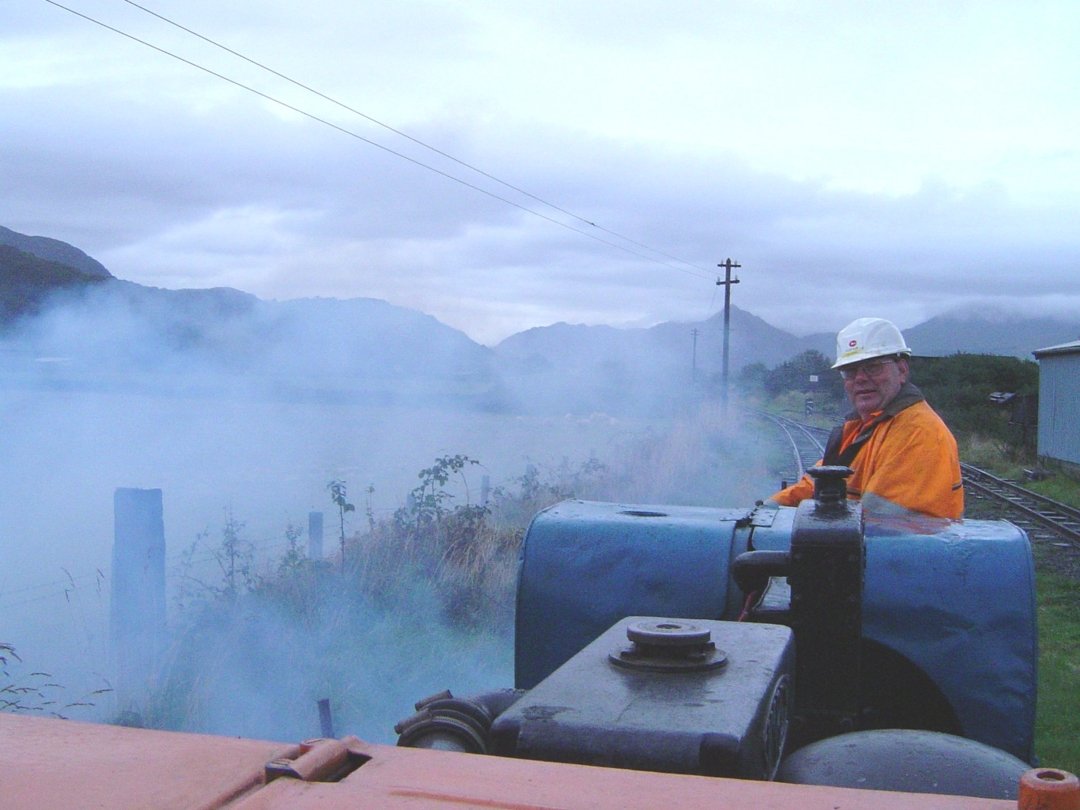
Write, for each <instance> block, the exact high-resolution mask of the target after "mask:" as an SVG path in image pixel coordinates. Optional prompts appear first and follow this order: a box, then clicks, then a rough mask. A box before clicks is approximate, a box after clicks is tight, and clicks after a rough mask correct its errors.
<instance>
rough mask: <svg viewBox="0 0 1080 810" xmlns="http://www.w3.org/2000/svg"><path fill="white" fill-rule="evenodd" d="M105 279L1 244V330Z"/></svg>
mask: <svg viewBox="0 0 1080 810" xmlns="http://www.w3.org/2000/svg"><path fill="white" fill-rule="evenodd" d="M104 280H105V279H104V278H102V277H100V276H96V275H90V274H88V273H84V272H82V271H81V270H79V269H76V268H74V267H71V266H69V265H66V264H63V263H62V262H58V261H52V260H49V259H43V258H40V257H38V256H35V255H34V254H31V253H27V252H25V251H22V250H20V249H18V248H16V247H13V246H11V245H7V244H0V327H2V326H3V325H4V324H7V323H10V322H12V321H14V320H16V319H17V318H20V317H22V316H24V315H34V314H36V313H38V312H40V311H41V309H42V308H43V307H44V306H45V303H46V301H48V300H49V299H51V298H53V297H55V296H57V295H63V294H65V293H68V294H70V293H77V292H78V291H79V290H82V289H84V288H85V287H87V286H90V285H93V284H98V283H101V282H102V281H104Z"/></svg>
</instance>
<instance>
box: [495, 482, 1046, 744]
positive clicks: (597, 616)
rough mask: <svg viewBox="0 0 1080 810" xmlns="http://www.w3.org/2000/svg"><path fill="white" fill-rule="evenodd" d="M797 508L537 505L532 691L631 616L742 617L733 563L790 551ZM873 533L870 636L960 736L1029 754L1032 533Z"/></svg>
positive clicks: (528, 611)
mask: <svg viewBox="0 0 1080 810" xmlns="http://www.w3.org/2000/svg"><path fill="white" fill-rule="evenodd" d="M794 513H795V510H794V509H788V508H780V509H778V510H757V511H753V512H752V511H751V510H731V509H708V508H692V507H668V506H631V505H627V504H609V503H591V502H582V501H568V502H564V503H562V504H558V505H556V506H555V507H552V508H550V509H548V510H545V511H544V512H541V513H540V514H539V515H537V517H536V518H535V520H534V521H533V524H532V526H531V527H530V529H529V532H528V534H527V536H526V540H525V546H524V551H523V562H522V569H521V576H520V582H519V588H518V606H517V607H518V612H517V643H516V650H515V655H516V682H517V686H518V687H519V688H531V687H532V686H534V685H536V684H537V683H538V682H539V681H540V680H542V679H543V678H545V677H546V676H547V675H548V674H550V673H551V672H552V671H554V670H555V669H556V668H557V667H558V666H560V665H561V664H562V663H563V662H565V661H567V660H568V659H569V658H570V657H571V656H573V655H574V654H575V653H577V652H578V651H579V650H581V649H582V648H584V647H585V646H586V645H587V644H589V643H590V642H591V641H592V640H593V639H594V638H596V637H597V636H599V635H600V634H601V633H603V632H604V631H605V630H606V629H607V628H608V627H610V626H611V625H612V624H613V623H614V622H616V621H618V620H619V619H622V618H624V617H625V616H633V615H639V616H640V615H653V616H672V617H684V618H704V619H731V618H735V616H737V614H738V608H739V605H740V602H741V599H742V595H741V593H740V592H739V590H738V588H737V587H736V586H735V584H734V583H733V582H729V572H730V565H731V561H732V560H733V559H734V557H735V556H737V555H738V554H739V553H741V552H743V551H746V550H747V549H748V548H749V547H750V546H751V545H752V547H753V548H755V549H769V548H771V549H780V550H783V549H787V548H788V547H789V545H790V541H791V529H792V521H793V518H794ZM865 535H866V579H865V589H864V597H863V637H864V638H866V639H869V640H871V641H874V642H877V643H879V644H881V645H883V646H884V647H886V648H888V649H890V650H893V651H895V652H896V653H898V654H899V655H901V656H903V657H904V658H905V659H907V660H908V661H909V662H911V663H912V664H913V665H914V666H915V667H917V668H918V669H920V670H921V671H922V672H923V673H925V674H926V675H927V676H928V677H929V679H930V680H931V681H932V682H933V683H934V684H935V685H936V687H937V689H938V690H940V692H941V693H942V695H943V696H944V698H945V699H946V700H947V701H948V703H949V704H950V706H951V707H952V709H953V711H954V713H955V714H956V718H957V720H958V721H959V723H960V726H961V729H962V733H963V735H964V736H966V737H969V738H971V739H974V740H977V741H979V742H982V743H985V744H987V745H992V746H994V747H996V748H1001V749H1003V750H1005V751H1008V752H1009V753H1010V754H1013V755H1014V756H1017V757H1019V758H1021V759H1024V760H1027V761H1031V759H1032V753H1033V736H1034V717H1035V695H1036V661H1037V635H1036V624H1035V584H1034V583H1035V579H1034V566H1033V562H1032V558H1031V549H1030V546H1029V543H1028V539H1027V536H1026V535H1025V534H1024V532H1022V531H1021V530H1020V529H1018V528H1016V527H1015V526H1013V525H1012V524H1010V523H1007V522H1005V521H963V522H957V523H952V522H949V521H939V520H933V519H927V520H926V521H910V520H909V521H904V522H868V523H867V525H866V532H865ZM751 538H752V539H751ZM898 686H899V687H901V688H902V684H901V685H898ZM796 688H797V687H796Z"/></svg>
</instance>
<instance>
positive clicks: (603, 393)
mask: <svg viewBox="0 0 1080 810" xmlns="http://www.w3.org/2000/svg"><path fill="white" fill-rule="evenodd" d="M57 301H64V302H66V304H67V305H66V307H65V309H64V310H63V312H64V317H63V318H53V319H50V318H49V317H48V310H49V307H50V306H51V305H52V304H53V303H55V302H57ZM16 324H21V327H20V334H21V335H22V342H20V343H18V344H17V345H15V344H12V345H11V346H8V347H7V348H6V349H4V354H3V355H2V356H0V360H4V359H5V358H6V362H7V363H8V365H9V366H11V363H15V364H16V365H18V362H23V366H22V368H23V372H25V373H27V374H29V373H30V372H29V371H28V369H30V368H31V366H29V365H27V363H28V362H29V361H26V359H25V358H27V357H32V356H49V357H52V358H67V359H68V360H69V361H70V363H69V365H68V366H67V367H66V368H68V369H69V371H68V372H67V374H68V379H69V380H71V379H74V378H75V377H78V375H79V374H80V373H84V372H85V373H86V374H91V375H92V374H100V373H104V372H108V373H110V374H113V375H114V378H117V379H122V380H123V381H124V383H125V384H129V385H130V384H134V383H133V382H132V381H133V380H135V379H136V376H137V375H135V372H138V375H141V376H138V379H141V380H142V381H143V382H144V384H145V385H146V386H147V387H148V389H154V390H156V387H160V386H169V385H171V386H173V387H174V388H176V387H178V386H179V387H183V386H188V387H189V388H190V387H192V386H193V385H194V383H193V382H192V381H193V380H195V379H197V378H198V377H199V375H205V374H208V373H211V372H212V373H214V374H219V375H220V374H221V372H226V373H227V375H228V376H227V377H226V378H222V377H220V376H219V377H217V378H215V379H214V380H213V381H212V382H208V383H206V386H207V387H208V388H220V387H222V386H223V385H224V384H225V380H228V381H229V384H232V383H234V382H235V383H236V384H240V383H241V382H244V381H247V382H251V381H257V382H258V384H259V385H260V386H262V387H263V388H264V389H265V390H270V391H273V392H277V393H276V394H275V395H282V396H336V395H339V394H340V395H342V396H346V395H349V396H353V395H356V394H358V393H359V394H362V395H364V396H367V397H369V398H375V399H377V400H379V401H386V402H392V401H399V400H401V399H402V398H411V399H413V400H415V399H416V398H424V397H436V398H441V399H440V400H439V401H441V402H444V403H449V402H459V401H465V402H471V403H473V404H476V405H480V406H482V407H488V408H509V409H513V410H515V411H537V410H539V411H543V412H569V411H573V412H579V413H580V412H592V411H606V412H616V411H619V410H626V411H633V412H636V413H641V412H645V413H651V412H656V413H670V412H671V411H672V408H673V407H678V406H679V404H680V403H682V402H684V401H689V400H690V399H692V398H693V396H694V395H695V394H694V391H695V387H696V386H694V385H692V384H691V383H692V382H694V381H697V383H699V384H705V383H709V382H715V380H716V379H717V378H718V376H719V374H720V371H721V368H722V355H723V340H724V336H723V332H724V329H723V316H722V314H720V313H718V314H716V315H714V316H712V317H711V318H708V319H707V320H704V321H699V322H685V323H678V322H669V323H662V324H658V325H656V326H653V327H651V328H636V329H630V328H615V327H611V326H584V325H572V324H566V323H557V324H553V325H551V326H546V327H538V328H535V329H528V330H526V331H524V332H520V333H518V334H515V335H511V336H510V337H508V338H506V339H505V340H504V341H502V342H501V343H500V344H499V345H498V346H496V347H495V348H494V349H489V348H487V347H484V346H481V345H479V344H477V343H475V342H474V341H472V340H470V339H469V338H468V336H466V335H465V334H464V333H462V332H460V331H458V330H456V329H453V328H451V327H449V326H447V325H445V324H443V323H441V322H439V321H438V320H436V319H435V318H433V317H431V316H429V315H425V314H423V313H420V312H417V311H415V310H410V309H406V308H403V307H397V306H393V305H391V304H389V303H387V302H385V301H380V300H375V299H366V298H358V299H351V300H345V301H342V300H337V299H302V300H296V301H284V302H275V301H261V300H259V299H258V298H256V297H255V296H253V295H250V294H248V293H244V292H241V291H239V290H233V289H210V290H163V289H158V288H153V287H144V286H142V285H139V284H135V283H132V282H129V281H122V280H119V279H116V278H114V277H113V276H112V274H110V273H109V272H108V270H106V269H105V268H104V267H103V266H102V265H101V264H100V263H99V262H97V261H95V260H94V259H92V258H90V257H89V256H87V255H86V254H85V253H83V252H82V251H81V250H79V249H77V248H75V247H73V246H71V245H67V244H65V243H63V242H60V241H58V240H55V239H48V238H46V237H31V236H25V235H23V234H19V233H16V232H14V231H11V230H9V229H7V228H0V335H2V334H3V331H2V330H3V329H4V327H5V326H6V328H7V331H8V333H9V334H13V332H12V330H13V329H14V328H15V325H16ZM905 335H906V337H907V339H908V343H909V344H910V345H911V346H912V348H913V350H914V351H915V353H916V354H917V355H930V356H934V355H949V354H955V353H957V352H969V353H989V354H1007V355H1014V356H1017V357H1022V358H1025V359H1031V352H1032V351H1034V350H1035V349H1038V348H1042V347H1045V346H1050V345H1054V344H1058V343H1064V342H1068V341H1070V340H1075V339H1076V338H1077V337H1080V319H1076V320H1071V321H1070V320H1066V319H1055V318H1046V317H1023V316H1020V315H1016V314H1009V315H1007V314H1002V313H994V312H988V311H985V310H982V309H980V310H966V311H956V312H953V313H948V314H945V315H941V316H938V317H935V318H931V319H930V320H929V321H926V322H925V323H922V324H919V325H918V326H915V327H912V328H910V329H907V330H905ZM834 341H835V336H834V335H833V334H832V333H828V334H824V333H823V334H816V335H809V336H806V337H802V338H798V337H796V336H794V335H792V334H790V333H788V332H785V331H784V330H782V329H777V328H776V327H773V326H771V325H769V324H768V323H766V322H765V321H763V320H762V319H761V318H758V317H757V316H755V315H752V314H750V313H749V312H746V311H744V310H741V309H739V308H738V307H732V310H731V324H730V368H729V371H730V374H731V376H732V377H734V376H735V375H737V374H738V372H739V370H740V369H742V368H743V367H744V366H747V365H749V364H753V363H761V364H764V365H765V366H766V367H770V368H771V367H774V366H776V365H778V364H780V363H782V362H784V361H786V360H789V359H791V358H792V357H794V356H795V355H797V354H799V353H801V352H804V351H807V350H810V349H813V350H816V351H819V352H821V353H822V354H824V355H825V356H827V357H832V355H833V353H834V351H835V343H834ZM9 342H10V341H9ZM0 348H2V347H0ZM19 357H22V358H23V360H22V361H15V360H12V358H19ZM0 370H2V369H0ZM118 374H119V375H120V376H119V377H117V376H116V375H118Z"/></svg>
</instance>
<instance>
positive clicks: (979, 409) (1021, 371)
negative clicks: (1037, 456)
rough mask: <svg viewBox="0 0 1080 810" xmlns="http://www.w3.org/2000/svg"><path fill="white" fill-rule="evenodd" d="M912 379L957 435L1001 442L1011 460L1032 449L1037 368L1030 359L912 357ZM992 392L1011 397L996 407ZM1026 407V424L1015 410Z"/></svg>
mask: <svg viewBox="0 0 1080 810" xmlns="http://www.w3.org/2000/svg"><path fill="white" fill-rule="evenodd" d="M911 371H912V381H913V382H914V383H915V384H916V385H917V386H919V388H920V389H922V391H923V393H924V394H926V398H927V400H929V402H930V404H931V405H933V407H934V409H935V410H936V411H937V412H938V413H939V414H941V417H942V418H943V419H944V420H945V421H946V423H947V424H948V425H949V427H950V428H951V429H952V431H953V433H954V434H956V435H958V436H959V435H961V434H967V435H978V436H981V437H984V438H986V439H990V440H993V441H997V442H1000V443H1002V446H1003V447H1004V448H1005V449H1006V451H1007V452H1008V453H1009V454H1011V455H1013V456H1014V457H1017V456H1021V455H1025V454H1030V453H1031V451H1033V450H1034V445H1033V443H1034V441H1035V431H1034V429H1033V427H1034V420H1033V417H1034V413H1035V411H1034V408H1035V397H1036V396H1037V395H1038V390H1039V367H1038V365H1037V364H1036V363H1034V362H1032V361H1029V360H1021V359H1020V358H1017V357H1002V356H998V355H989V354H954V355H950V356H949V357H913V358H912V359H911ZM995 392H1002V393H1011V394H1015V395H1016V396H1015V397H1013V398H1012V399H1011V400H1010V401H1009V402H1008V403H1006V404H1003V405H999V404H996V403H994V402H993V401H991V399H990V395H991V394H993V393H995ZM1021 407H1026V408H1028V409H1029V415H1030V416H1031V417H1032V421H1030V422H1029V423H1028V424H1027V427H1026V429H1025V426H1024V425H1023V424H1021V423H1022V421H1023V416H1024V414H1022V413H1021V412H1020V411H1019V410H1018V408H1021Z"/></svg>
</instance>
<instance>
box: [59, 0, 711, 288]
mask: <svg viewBox="0 0 1080 810" xmlns="http://www.w3.org/2000/svg"><path fill="white" fill-rule="evenodd" d="M45 2H46V3H48V4H49V5H52V6H55V7H57V8H59V9H62V10H63V11H66V12H68V13H69V14H73V15H75V16H76V17H79V18H81V19H84V20H86V21H87V22H90V23H93V24H94V25H97V26H100V27H101V28H104V29H106V30H107V31H111V32H112V33H114V34H118V35H119V36H122V37H125V38H126V39H130V40H131V41H133V42H137V43H139V44H140V45H144V46H146V47H147V48H151V49H152V50H155V51H157V52H158V53H160V54H163V55H165V56H169V57H171V58H173V59H176V60H177V61H179V62H183V63H184V64H186V65H188V66H189V67H193V68H195V69H197V70H201V71H203V72H204V73H207V74H209V75H211V76H213V77H214V78H217V79H220V80H222V81H224V82H228V83H229V84H232V85H233V86H235V87H238V88H240V89H241V90H245V91H247V92H249V93H252V94H254V95H256V96H258V97H260V98H262V99H265V100H266V101H270V102H272V103H274V104H277V105H279V106H281V107H284V108H285V109H287V110H291V111H292V112H295V113H297V114H298V115H302V116H304V117H305V118H308V119H310V120H312V121H315V122H317V123H320V124H323V125H324V126H327V127H330V128H332V129H335V130H337V131H338V132H341V133H343V134H345V135H348V136H350V137H352V138H355V139H356V140H359V141H362V142H363V143H366V144H368V145H369V146H374V147H375V148H377V149H381V150H382V151H384V152H386V153H388V154H391V155H393V156H394V157H397V158H400V159H402V160H405V161H408V162H409V163H412V164H413V165H415V166H418V167H420V168H423V169H427V170H428V171H431V172H434V173H435V174H438V175H440V176H441V177H444V178H446V179H448V180H452V181H453V182H455V183H459V184H460V185H463V186H465V187H466V188H470V189H472V190H473V191H476V192H479V193H480V194H484V195H486V196H488V197H490V198H492V199H494V200H497V201H499V202H501V203H503V204H505V205H510V206H513V207H514V208H517V209H518V210H520V211H522V212H524V213H527V214H531V215H532V216H535V217H538V218H540V219H543V220H545V221H547V222H550V223H551V224H553V225H558V226H559V227H561V228H565V229H567V230H569V231H572V232H573V233H576V234H579V235H580V236H585V237H587V238H589V239H592V240H594V241H596V242H599V243H600V244H603V245H606V246H608V247H612V248H615V249H617V250H622V251H624V252H626V253H629V254H631V255H633V256H637V257H638V258H641V259H645V260H646V261H650V262H653V263H655V264H660V265H663V266H665V267H669V268H671V269H673V270H678V271H680V272H683V273H688V274H690V275H693V276H697V277H699V278H707V276H705V275H703V274H701V273H696V272H692V271H691V270H687V269H686V268H684V267H679V266H677V265H674V264H671V263H669V262H667V261H662V260H660V259H657V258H656V257H655V256H650V255H646V254H644V253H641V252H639V251H637V250H633V249H632V248H629V247H626V245H620V244H617V243H615V242H612V241H610V240H608V239H604V238H602V237H599V236H597V235H595V234H592V233H589V232H588V231H585V230H581V229H580V228H576V227H574V226H573V225H571V224H569V223H566V222H563V221H560V220H558V219H555V218H554V217H551V216H548V215H546V214H543V213H541V212H539V211H536V210H534V209H532V208H529V207H527V206H525V205H522V204H520V203H517V202H514V201H513V200H510V199H508V198H506V197H504V196H502V195H499V194H496V193H495V192H493V191H490V190H488V189H485V188H483V187H481V186H478V185H476V184H474V183H470V182H469V181H467V180H464V179H462V178H460V177H457V176H455V175H453V174H450V173H449V172H446V171H443V170H442V169H439V168H437V167H435V166H432V165H430V164H427V163H424V162H423V161H421V160H417V159H416V158H413V157H410V156H408V155H406V154H404V153H402V152H398V151H397V150H395V149H391V148H390V147H388V146H385V145H383V144H380V143H378V142H377V141H373V140H371V139H369V138H366V137H364V136H363V135H360V134H359V133H357V132H354V131H352V130H350V129H347V128H346V127H343V126H341V125H339V124H335V123H333V122H332V121H329V120H327V119H325V118H322V117H320V116H317V115H315V114H314V113H311V112H308V111H306V110H304V109H301V108H300V107H297V106H295V105H293V104H290V103H288V102H286V101H283V100H281V99H279V98H276V97H274V96H271V95H269V94H268V93H264V92H262V91H261V90H257V89H256V88H254V87H252V86H250V85H247V84H244V83H243V82H240V81H238V80H236V79H233V78H231V77H229V76H226V75H225V74H223V73H220V72H218V71H215V70H213V69H211V68H208V67H206V66H204V65H201V64H199V63H197V62H194V61H192V60H190V59H187V58H185V57H183V56H180V55H179V54H177V53H174V52H172V51H169V50H167V49H165V48H162V47H160V46H158V45H154V44H153V43H151V42H148V41H147V40H145V39H141V38H140V37H137V36H135V35H134V34H129V33H128V32H126V31H122V30H121V29H119V28H116V27H114V26H112V25H109V24H108V23H106V22H103V21H101V20H99V19H96V18H94V17H91V16H89V15H88V14H84V13H83V12H81V11H77V10H75V9H73V8H70V7H68V6H65V5H63V4H62V3H59V2H57V0H45ZM125 2H127V3H129V4H130V5H132V6H134V7H136V8H138V9H140V10H142V11H144V12H145V13H147V14H150V15H152V16H154V17H156V18H158V19H160V20H162V21H163V22H166V23H168V24H169V25H173V26H175V27H177V28H179V29H181V30H183V31H186V32H187V33H189V34H191V35H192V36H195V37H198V38H199V39H202V40H203V41H205V42H207V43H209V44H211V45H214V46H215V47H217V48H221V49H222V50H224V51H226V52H228V53H230V54H232V55H234V56H236V57H238V58H240V59H243V60H244V61H246V62H249V63H250V64H252V65H255V66H257V67H259V68H261V69H263V70H266V71H268V72H269V73H271V74H273V75H275V76H277V77H279V78H281V79H284V80H285V81H288V82H290V83H292V84H294V85H295V86H297V87H300V88H302V89H304V90H306V91H307V92H310V93H313V94H315V95H317V96H319V97H320V98H322V99H325V100H326V101H329V102H331V103H333V104H335V105H337V106H339V107H341V108H343V109H345V110H348V111H349V112H352V113H354V114H356V115H359V116H361V117H362V118H364V119H366V120H368V121H371V122H372V123H375V124H377V125H378V126H381V127H384V128H385V129H387V130H389V131H391V132H393V133H395V134H397V135H399V136H401V137H403V138H406V139H408V140H409V141H411V142H413V143H415V144H417V145H419V146H422V147H424V148H425V149H429V150H431V151H433V152H435V153H436V154H439V155H441V156H443V157H445V158H447V159H449V160H451V161H453V162H455V163H457V164H459V165H461V166H463V167H465V168H468V169H470V170H471V171H474V172H477V173H478V174H480V175H482V176H484V177H486V178H488V179H490V180H493V181H494V182H497V183H499V184H501V185H503V186H505V187H506V188H509V189H512V190H513V191H516V192H518V193H520V194H523V195H524V196H526V197H529V198H530V199H533V200H535V201H537V202H539V203H541V204H542V205H545V206H548V207H549V208H552V209H553V210H555V211H558V212H559V213H562V214H564V215H566V216H569V217H572V218H573V219H576V220H578V221H580V222H582V223H584V224H586V225H588V226H590V227H591V228H595V229H597V230H599V231H602V232H604V233H607V234H609V235H611V236H613V237H615V238H617V239H621V240H622V241H624V242H627V243H629V244H632V245H635V246H637V247H640V248H643V249H645V250H648V251H650V252H651V253H654V254H656V255H657V256H664V257H665V258H667V259H671V260H672V261H675V262H679V263H680V264H683V265H686V266H687V267H692V268H694V269H695V270H702V271H703V268H700V267H698V266H697V265H695V264H692V263H691V262H688V261H686V260H684V259H680V258H678V257H677V256H673V255H671V254H668V253H665V252H664V251H662V250H658V249H656V248H653V247H651V246H649V245H647V244H645V243H643V242H638V241H635V240H633V239H631V238H629V237H627V236H623V235H622V234H620V233H618V232H616V231H612V230H609V229H607V228H604V227H602V226H599V225H597V224H596V223H595V222H592V221H591V220H588V219H586V218H584V217H582V216H580V215H578V214H575V213H573V212H572V211H568V210H566V209H564V208H562V207H560V206H558V205H555V204H554V203H550V202H548V201H547V200H544V199H543V198H541V197H539V196H537V195H535V194H532V193H530V192H528V191H525V190H524V189H521V188H519V187H517V186H515V185H513V184H511V183H507V182H506V181H504V180H501V179H500V178H498V177H496V176H494V175H492V174H489V173H488V172H486V171H483V170H482V169H479V168H477V167H476V166H473V165H472V164H469V163H467V162H465V161H462V160H459V159H458V158H456V157H454V156H453V155H450V154H449V153H447V152H444V151H442V150H440V149H437V148H436V147H433V146H430V145H429V144H426V143H424V142H423V141H421V140H419V139H417V138H414V137H412V136H411V135H408V134H406V133H404V132H401V131H400V130H397V129H395V128H394V127H391V126H389V125H388V124H384V123H383V122H381V121H379V120H378V119H376V118H373V117H372V116H369V115H367V114H366V113H363V112H361V111H359V110H356V109H354V108H353V107H350V106H349V105H347V104H345V103H343V102H341V101H338V100H337V99H334V98H332V97H330V96H328V95H326V94H324V93H322V92H320V91H318V90H315V89H314V88H312V87H309V86H308V85H306V84H303V83H301V82H299V81H296V80H295V79H292V78H290V77H289V76H286V75H285V74H283V73H280V72H278V71H276V70H274V69H272V68H270V67H268V66H266V65H264V64H262V63H261V62H258V61H256V60H254V59H251V58H249V57H247V56H245V55H243V54H241V53H239V52H238V51H235V50H233V49H231V48H228V47H226V46H225V45H222V44H220V43H218V42H216V41H215V40H213V39H210V38H209V37H206V36H204V35H202V34H200V33H198V32H196V31H193V30H192V29H190V28H187V27H186V26H183V25H181V24H179V23H176V22H174V21H173V20H171V19H169V18H167V17H164V16H162V15H160V14H158V13H157V12H154V11H152V10H150V9H148V8H146V7H145V6H142V5H140V4H138V3H135V2H132V0H125Z"/></svg>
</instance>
